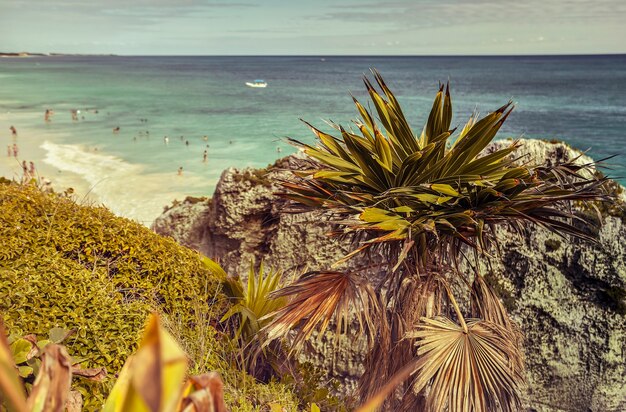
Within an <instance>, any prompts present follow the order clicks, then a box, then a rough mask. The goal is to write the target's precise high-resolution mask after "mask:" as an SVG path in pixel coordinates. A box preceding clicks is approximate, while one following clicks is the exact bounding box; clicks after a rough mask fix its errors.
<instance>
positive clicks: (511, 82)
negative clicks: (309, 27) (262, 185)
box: [0, 55, 626, 224]
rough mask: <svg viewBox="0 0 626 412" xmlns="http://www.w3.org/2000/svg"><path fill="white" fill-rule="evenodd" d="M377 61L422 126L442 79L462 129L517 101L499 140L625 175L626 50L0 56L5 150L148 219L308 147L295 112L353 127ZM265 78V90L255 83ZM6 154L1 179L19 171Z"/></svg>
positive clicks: (0, 134)
mask: <svg viewBox="0 0 626 412" xmlns="http://www.w3.org/2000/svg"><path fill="white" fill-rule="evenodd" d="M370 68H375V69H377V70H379V71H380V72H381V73H382V75H383V77H384V78H385V80H386V82H387V83H388V85H389V86H390V88H391V89H392V90H393V91H394V92H395V93H396V95H397V97H398V99H399V100H400V102H401V103H402V104H403V107H404V112H405V114H406V115H407V116H408V117H409V120H410V122H411V124H413V125H414V129H415V130H416V132H418V133H419V131H421V129H422V126H423V124H424V122H425V120H426V118H427V116H428V111H429V110H430V106H431V104H432V99H433V97H434V95H435V93H436V91H437V85H438V83H439V82H447V81H449V82H450V84H451V90H452V100H453V106H454V118H453V124H458V125H462V124H464V122H465V121H466V119H467V118H468V116H469V115H470V113H471V112H472V111H473V110H475V109H477V110H478V111H479V112H481V113H487V112H489V111H492V110H494V109H496V108H498V107H499V106H501V105H502V104H504V103H506V102H507V101H508V100H510V99H511V100H513V101H514V102H516V109H515V111H514V113H513V114H512V115H511V116H510V118H509V120H508V121H507V122H506V123H505V125H504V127H503V129H502V130H501V132H500V134H499V137H500V138H507V137H527V138H543V139H560V140H564V141H566V142H567V143H569V144H570V145H572V146H574V147H577V148H580V149H585V150H586V149H589V154H590V155H591V156H593V157H596V158H598V157H603V156H607V155H611V154H615V153H621V154H623V155H622V156H619V157H617V158H615V159H613V160H612V164H613V167H614V169H613V170H612V171H609V174H611V175H614V176H618V177H624V176H626V153H625V149H626V55H619V56H541V57H539V56H533V57H333V56H330V57H116V56H111V57H104V56H103V57H31V58H3V59H0V85H1V87H0V140H1V141H0V144H4V146H0V148H1V147H6V146H7V145H12V144H13V143H14V142H16V143H17V144H18V145H19V146H20V155H19V160H20V161H21V160H22V159H25V160H29V161H30V160H32V161H34V162H35V164H36V165H37V169H38V171H39V173H40V174H43V173H45V174H46V175H47V176H48V177H49V178H50V179H52V180H53V183H54V184H55V185H61V186H63V185H70V184H71V185H73V186H76V187H81V186H82V187H86V188H88V189H90V190H91V195H92V196H93V197H94V199H96V201H99V202H103V203H105V204H106V205H107V206H109V207H111V208H112V209H113V210H114V211H115V212H116V213H119V214H122V215H125V216H129V217H132V218H135V219H138V220H140V221H142V222H143V223H147V224H149V221H150V220H151V219H152V218H154V217H156V215H157V214H158V213H159V211H160V210H161V209H162V207H163V206H164V205H165V204H167V203H169V202H170V201H171V200H172V199H173V198H175V197H178V198H179V199H180V198H182V197H184V196H185V195H193V196H198V195H209V196H210V195H211V194H212V192H213V189H214V186H215V183H216V181H217V179H218V178H219V175H220V173H221V172H222V170H223V169H225V168H227V167H231V166H234V167H244V166H255V167H260V166H266V165H267V164H268V163H272V162H273V161H274V160H275V159H276V158H278V157H281V156H284V155H286V154H288V153H290V152H291V151H293V150H294V149H293V148H291V147H290V146H289V145H287V144H286V143H285V142H284V140H283V138H284V137H285V136H290V137H295V138H298V139H303V140H306V141H312V139H313V136H312V135H311V134H310V132H309V131H308V129H307V128H306V127H305V126H304V125H303V124H302V123H301V122H300V121H299V120H298V119H299V118H303V119H306V120H307V121H310V122H311V123H313V124H315V125H318V126H320V127H324V126H325V125H324V123H323V120H324V119H330V120H333V121H335V122H338V123H342V124H347V123H348V122H349V121H350V120H351V119H354V118H355V117H356V112H355V109H354V106H353V104H352V100H351V97H350V93H352V94H353V95H355V96H356V97H357V98H359V99H360V100H362V101H365V100H366V93H365V88H364V87H363V83H362V77H363V75H364V74H368V73H369V70H370ZM258 78H262V79H264V80H266V81H267V83H268V86H267V88H264V89H262V88H250V87H246V85H245V82H247V81H251V80H253V79H258ZM46 109H50V110H53V111H54V115H53V116H52V117H51V121H50V122H45V121H44V112H45V110H46ZM71 110H78V111H79V113H77V120H72V116H71ZM10 125H14V126H15V127H16V129H17V130H18V137H17V138H15V139H13V138H12V137H11V132H10V131H9V130H8V128H9V126H10ZM116 127H119V128H120V131H119V133H117V134H116V133H113V129H114V128H116ZM166 136H167V139H165V137H166ZM205 136H206V137H205ZM166 140H167V143H166ZM204 150H207V161H206V162H204V161H203V154H204ZM0 153H2V152H0ZM0 157H2V158H3V164H4V166H3V169H2V170H3V171H4V172H3V173H4V174H5V175H6V174H9V175H10V174H11V173H13V174H14V177H15V175H17V174H19V173H20V172H21V168H20V167H19V164H18V163H17V162H16V161H15V159H12V158H10V157H7V156H6V155H4V154H3V155H2V156H0ZM179 167H182V168H183V174H182V176H178V174H177V170H178V169H179ZM621 181H622V182H624V179H621Z"/></svg>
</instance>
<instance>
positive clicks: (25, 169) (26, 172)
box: [22, 160, 29, 182]
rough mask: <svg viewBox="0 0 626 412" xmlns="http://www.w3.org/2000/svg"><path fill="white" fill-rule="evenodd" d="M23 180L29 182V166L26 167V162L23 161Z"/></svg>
mask: <svg viewBox="0 0 626 412" xmlns="http://www.w3.org/2000/svg"><path fill="white" fill-rule="evenodd" d="M22 173H23V175H22V180H23V181H24V182H25V181H27V180H28V177H29V176H28V166H27V165H26V160H22Z"/></svg>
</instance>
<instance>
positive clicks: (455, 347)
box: [411, 317, 524, 412]
mask: <svg viewBox="0 0 626 412" xmlns="http://www.w3.org/2000/svg"><path fill="white" fill-rule="evenodd" d="M417 328H418V330H417V331H416V332H413V333H412V335H411V336H412V337H414V338H417V339H418V341H417V343H416V346H417V348H418V349H417V353H418V356H419V358H418V360H417V362H416V364H415V369H414V371H415V381H414V391H415V392H420V391H422V390H423V389H425V388H427V387H428V388H429V390H428V394H427V396H426V405H427V407H426V410H428V411H443V410H446V408H447V410H448V411H450V412H470V411H473V412H487V411H498V410H501V411H504V412H509V411H516V410H519V408H520V407H521V401H520V398H519V395H518V393H519V392H520V389H521V386H522V385H523V382H524V379H523V374H522V373H523V371H522V369H521V368H520V367H519V365H521V364H522V362H521V359H522V354H521V351H520V349H519V348H518V347H516V346H515V345H513V344H511V341H510V336H509V332H508V331H507V330H505V329H504V328H503V327H501V326H499V325H497V324H495V323H492V322H488V321H485V320H477V319H473V320H469V321H468V322H467V328H466V329H464V328H463V326H461V325H457V324H456V323H454V322H452V321H451V320H450V319H447V318H442V317H437V318H434V319H428V318H423V319H422V323H420V324H419V325H418V327H417Z"/></svg>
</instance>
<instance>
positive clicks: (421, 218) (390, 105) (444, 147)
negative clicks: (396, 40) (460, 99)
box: [283, 72, 607, 268]
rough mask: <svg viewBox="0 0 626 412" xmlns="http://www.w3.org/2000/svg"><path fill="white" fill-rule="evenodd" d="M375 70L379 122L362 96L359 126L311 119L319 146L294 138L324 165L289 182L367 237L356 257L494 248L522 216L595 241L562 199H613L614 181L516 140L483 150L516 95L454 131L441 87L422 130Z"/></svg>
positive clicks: (425, 258)
mask: <svg viewBox="0 0 626 412" xmlns="http://www.w3.org/2000/svg"><path fill="white" fill-rule="evenodd" d="M374 77H375V79H376V83H377V85H378V87H379V89H380V90H381V92H379V91H377V90H376V89H375V87H374V85H373V84H372V83H371V82H370V81H369V80H368V79H367V78H366V79H365V85H366V87H367V90H368V93H369V96H370V98H371V100H372V103H373V106H374V108H375V109H376V113H377V114H378V118H379V122H376V120H375V115H374V114H373V113H370V112H369V111H368V110H367V109H365V107H364V106H363V105H362V104H361V103H359V102H358V101H357V100H356V99H354V103H355V105H356V108H357V110H358V112H359V114H360V116H361V119H360V120H357V121H355V125H356V128H357V129H358V132H359V133H360V134H357V132H356V131H353V130H352V129H345V128H344V127H342V126H339V125H335V124H332V123H331V126H333V127H334V128H335V129H336V130H337V131H338V132H339V136H338V137H336V136H333V135H330V134H327V133H324V132H323V131H321V130H319V129H317V128H315V127H313V126H311V125H309V124H307V125H308V126H309V127H310V128H311V130H312V131H313V133H314V134H315V135H316V136H317V137H318V141H317V144H316V145H314V146H313V145H308V144H304V143H301V142H298V141H295V140H293V141H292V142H293V143H294V144H296V145H297V146H299V147H301V148H302V149H303V150H304V152H305V153H306V154H308V155H309V156H311V157H312V158H313V159H315V160H317V162H318V163H316V164H313V165H311V168H310V169H309V170H304V171H301V172H299V173H298V175H299V177H300V179H298V180H297V181H295V182H293V183H286V184H285V185H284V186H285V188H286V189H287V191H286V193H284V194H283V196H285V197H287V198H289V199H291V200H294V201H295V202H297V203H299V204H300V207H299V210H310V209H316V208H324V209H327V210H330V211H332V212H333V213H335V215H336V216H337V217H338V220H339V221H341V222H342V226H343V228H344V232H350V233H354V234H358V235H360V236H361V238H360V240H362V241H363V242H361V245H360V247H359V248H357V249H356V250H354V252H353V253H352V254H351V255H349V256H352V255H354V254H357V253H359V252H362V251H364V250H365V249H368V248H378V249H385V248H388V247H394V248H396V252H395V253H394V254H395V255H398V256H399V257H400V259H399V260H400V261H401V260H402V259H403V258H404V257H405V255H406V253H404V254H401V253H400V249H402V248H403V247H405V248H406V252H408V253H409V258H410V260H412V261H415V262H416V263H417V264H419V265H420V266H421V267H422V268H426V267H428V266H429V265H430V264H431V262H432V261H433V260H435V259H439V258H440V257H441V256H445V257H447V258H448V257H450V258H452V259H454V258H456V257H457V256H460V250H459V248H460V246H461V244H465V245H469V246H470V247H472V248H474V249H477V250H478V251H481V252H482V251H485V250H486V248H487V246H488V244H489V242H490V241H494V240H495V233H494V232H493V227H494V225H496V224H511V225H517V226H518V227H519V228H521V226H522V222H532V223H535V224H538V225H541V226H543V227H545V228H547V229H549V230H551V231H553V232H557V233H562V234H572V235H575V236H579V237H581V238H586V239H591V237H589V236H588V235H586V234H585V233H584V232H583V231H581V230H580V229H578V228H577V227H576V226H575V225H574V224H572V223H571V222H570V221H569V220H567V219H575V218H576V217H575V216H574V215H572V214H571V213H568V212H566V211H565V210H566V209H565V208H563V207H562V206H563V204H564V202H567V201H571V200H583V201H585V200H593V199H600V200H606V199H607V198H606V196H605V197H603V196H601V195H600V193H599V187H600V186H601V185H602V184H603V183H604V181H605V180H606V179H604V178H598V179H586V178H584V177H583V176H581V175H580V174H579V171H581V169H584V168H585V166H581V165H576V164H575V163H573V162H568V163H562V164H558V165H553V166H550V167H544V166H536V165H530V164H525V165H522V166H520V165H519V163H517V162H516V159H515V158H514V156H513V155H514V153H515V151H516V149H517V148H518V147H519V145H520V144H519V143H518V142H517V141H513V142H512V143H511V144H510V145H509V147H506V148H504V149H501V150H497V151H494V152H492V153H484V151H485V148H486V147H487V145H488V144H489V143H490V142H491V141H492V140H493V139H494V138H495V136H496V134H497V132H498V130H499V129H500V127H501V126H502V124H503V123H504V121H505V120H506V119H507V117H508V116H509V115H510V114H511V112H512V110H513V106H512V103H511V102H509V103H507V104H505V105H503V106H502V107H500V108H498V109H497V110H495V111H493V112H491V113H488V114H487V115H485V116H484V117H483V118H479V117H478V115H472V116H471V117H470V119H469V121H468V122H467V123H466V124H465V126H464V127H463V128H462V130H461V131H460V132H459V133H458V135H457V137H453V135H454V134H455V132H456V128H454V129H451V128H450V126H451V122H452V99H451V97H450V92H449V88H448V87H444V86H443V85H442V86H441V87H440V89H439V92H438V93H437V95H436V97H435V101H434V103H433V107H432V110H431V112H430V115H429V117H428V120H427V122H426V125H425V126H424V128H423V129H422V132H421V134H420V135H416V134H414V132H413V130H412V128H411V127H410V125H409V124H408V122H407V120H406V118H405V117H404V114H403V112H402V109H401V108H400V105H399V103H398V101H397V100H396V98H395V97H394V95H393V93H392V92H391V91H390V89H389V88H388V87H387V85H386V84H385V82H384V81H383V79H382V77H381V76H380V74H378V73H377V72H374ZM355 215H358V220H357V219H354V216H355ZM563 218H566V219H565V220H564V219H563ZM411 255H412V256H411ZM397 263H398V264H400V262H397Z"/></svg>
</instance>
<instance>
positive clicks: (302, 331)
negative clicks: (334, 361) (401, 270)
mask: <svg viewBox="0 0 626 412" xmlns="http://www.w3.org/2000/svg"><path fill="white" fill-rule="evenodd" d="M272 297H275V298H289V299H290V301H289V303H288V304H287V305H285V306H283V307H282V308H280V309H278V310H277V311H276V312H274V313H272V314H271V315H272V316H274V320H273V321H272V323H271V324H269V325H268V327H267V328H266V329H267V334H268V342H269V341H271V340H273V339H276V338H278V337H280V336H285V335H286V334H287V332H288V331H290V330H291V329H293V328H295V327H296V326H298V333H297V334H296V336H295V338H294V342H293V347H294V348H295V349H296V350H297V349H298V348H299V346H300V344H301V343H302V342H304V340H306V339H308V338H309V337H310V336H311V334H312V333H313V332H314V331H315V330H318V331H319V332H320V333H323V332H324V331H325V330H326V329H327V328H328V325H329V323H330V322H331V320H332V319H335V321H336V325H337V326H336V333H337V334H339V333H341V332H346V331H347V330H348V329H349V326H350V320H351V319H352V316H351V314H352V313H354V312H356V314H357V321H358V327H359V330H358V332H359V334H361V333H367V334H372V333H373V331H374V325H375V322H376V318H377V316H379V314H380V306H379V303H378V299H377V298H376V295H375V294H374V291H373V289H372V288H371V286H370V285H369V283H367V282H364V281H363V280H362V279H361V278H359V277H358V276H357V275H356V274H354V273H349V272H308V273H305V274H304V275H302V276H301V277H300V279H298V280H297V281H296V282H295V283H293V284H291V285H289V286H287V287H285V288H283V289H281V290H280V291H277V292H275V293H273V294H272Z"/></svg>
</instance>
